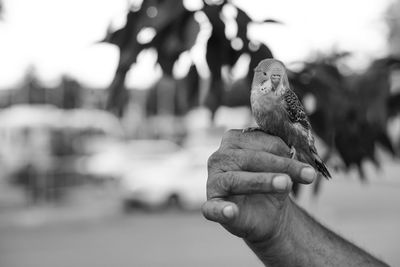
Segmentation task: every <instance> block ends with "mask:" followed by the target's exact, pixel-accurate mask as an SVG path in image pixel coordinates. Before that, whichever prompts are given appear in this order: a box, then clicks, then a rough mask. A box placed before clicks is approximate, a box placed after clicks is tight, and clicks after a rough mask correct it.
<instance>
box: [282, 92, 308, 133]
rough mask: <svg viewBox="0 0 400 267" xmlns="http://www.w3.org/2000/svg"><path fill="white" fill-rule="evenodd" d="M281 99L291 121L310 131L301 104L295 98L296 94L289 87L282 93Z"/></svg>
mask: <svg viewBox="0 0 400 267" xmlns="http://www.w3.org/2000/svg"><path fill="white" fill-rule="evenodd" d="M283 100H284V101H285V104H286V105H285V108H286V111H287V113H288V115H289V119H290V120H291V121H292V122H293V123H299V124H300V125H301V126H303V127H304V129H305V130H307V131H311V124H310V122H309V120H308V117H307V114H306V112H305V110H304V107H303V105H302V104H301V102H300V100H299V99H298V98H297V95H296V94H295V93H294V92H293V91H292V90H291V89H287V90H286V91H285V93H284V94H283Z"/></svg>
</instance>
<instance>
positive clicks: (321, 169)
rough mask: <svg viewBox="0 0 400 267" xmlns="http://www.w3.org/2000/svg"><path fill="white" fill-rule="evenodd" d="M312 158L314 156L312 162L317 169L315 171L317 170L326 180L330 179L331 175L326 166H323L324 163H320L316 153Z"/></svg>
mask: <svg viewBox="0 0 400 267" xmlns="http://www.w3.org/2000/svg"><path fill="white" fill-rule="evenodd" d="M313 156H314V162H315V165H316V167H317V170H318V171H319V172H320V173H322V175H323V176H324V177H325V178H326V179H329V178H332V176H331V174H330V173H329V171H328V168H327V167H326V165H325V163H324V162H323V161H322V159H321V158H320V157H319V156H318V155H317V154H316V153H313Z"/></svg>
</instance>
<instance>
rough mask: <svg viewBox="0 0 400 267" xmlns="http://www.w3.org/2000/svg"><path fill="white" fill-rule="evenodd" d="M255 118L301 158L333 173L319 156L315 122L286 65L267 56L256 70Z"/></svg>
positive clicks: (253, 91)
mask: <svg viewBox="0 0 400 267" xmlns="http://www.w3.org/2000/svg"><path fill="white" fill-rule="evenodd" d="M250 102H251V107H252V112H253V115H254V118H255V120H256V122H257V124H258V126H259V127H260V128H261V130H263V131H265V132H267V133H269V134H272V135H275V136H279V137H280V138H282V140H283V141H284V142H285V143H286V144H287V145H288V146H290V147H294V148H295V150H296V152H297V153H296V154H297V158H298V159H299V160H300V161H303V162H306V163H308V164H310V165H311V166H313V167H314V168H315V169H317V170H318V171H319V172H320V173H321V174H322V175H323V176H325V177H326V178H330V177H331V175H330V173H329V171H328V169H327V168H326V166H325V164H324V163H323V161H322V160H321V158H320V157H319V156H318V153H317V150H316V148H315V145H314V137H313V135H312V128H311V124H310V122H309V120H308V117H307V114H306V112H305V111H304V108H303V105H302V104H301V102H300V100H299V99H298V98H297V96H296V94H295V93H294V92H293V91H292V90H291V89H290V85H289V81H288V78H287V74H286V69H285V66H284V64H283V63H282V62H280V61H278V60H275V59H264V60H262V61H261V62H260V63H259V64H258V66H257V67H256V68H255V70H254V78H253V83H252V88H251V97H250Z"/></svg>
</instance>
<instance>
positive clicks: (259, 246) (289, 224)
mask: <svg viewBox="0 0 400 267" xmlns="http://www.w3.org/2000/svg"><path fill="white" fill-rule="evenodd" d="M285 201H286V203H285V205H284V206H283V208H282V212H281V216H280V218H279V219H278V222H277V225H276V228H275V229H274V230H273V231H272V232H271V233H270V234H269V235H266V236H264V237H263V238H260V239H258V240H247V239H245V242H246V243H247V245H248V246H249V247H250V248H251V249H252V250H253V251H254V252H255V253H256V254H257V255H258V257H259V258H260V259H262V260H263V261H264V260H267V261H270V260H271V261H273V258H275V257H277V256H278V257H284V256H285V255H283V254H287V253H291V246H292V242H291V240H292V239H293V232H292V231H293V229H294V228H293V225H295V224H296V223H295V219H296V218H295V208H296V207H295V204H294V203H293V201H292V200H291V199H290V198H289V197H288V198H287V199H286V200H285Z"/></svg>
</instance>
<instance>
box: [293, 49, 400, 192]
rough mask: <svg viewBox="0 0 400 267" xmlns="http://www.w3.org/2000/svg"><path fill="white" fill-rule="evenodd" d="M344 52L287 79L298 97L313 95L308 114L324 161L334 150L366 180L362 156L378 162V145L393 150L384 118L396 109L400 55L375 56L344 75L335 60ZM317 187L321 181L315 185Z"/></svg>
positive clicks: (399, 104)
mask: <svg viewBox="0 0 400 267" xmlns="http://www.w3.org/2000/svg"><path fill="white" fill-rule="evenodd" d="M344 56H347V54H346V53H345V54H335V55H332V56H325V57H321V58H319V59H317V60H315V61H314V62H309V63H305V64H304V67H303V68H302V69H301V70H300V71H298V72H293V71H292V72H290V82H291V84H292V86H293V87H294V89H295V90H296V92H297V94H298V95H299V97H300V99H304V97H306V96H307V95H308V96H312V97H314V98H315V110H314V111H313V112H312V113H311V114H310V116H309V117H310V120H311V124H312V125H313V129H314V131H315V132H316V134H317V135H318V136H319V137H320V138H321V139H322V140H323V141H324V142H325V144H326V145H327V146H328V153H327V154H326V156H325V160H328V159H329V158H330V157H331V156H332V155H333V154H334V153H337V154H339V156H340V158H341V159H342V160H343V163H344V165H345V166H344V167H345V168H346V169H349V168H350V167H352V166H353V165H355V166H357V168H358V170H359V173H360V178H361V179H365V173H364V171H363V168H362V163H363V162H364V161H365V160H370V161H371V162H372V163H373V164H374V165H375V166H376V167H377V168H379V167H380V162H379V159H378V158H377V155H376V148H377V146H376V145H379V146H380V147H382V148H384V149H385V150H386V151H388V152H389V153H390V154H391V155H393V156H394V155H396V150H395V148H394V147H393V144H392V142H391V140H390V138H389V136H388V133H387V123H388V119H389V118H390V117H391V116H394V115H396V114H398V113H399V111H400V98H399V95H398V94H390V87H391V84H390V75H391V71H392V70H394V69H400V59H396V58H391V57H388V58H383V59H378V60H375V61H374V62H372V63H371V65H370V66H369V67H368V68H367V70H366V71H365V72H363V73H361V74H350V75H344V74H342V72H341V71H340V64H339V61H340V59H341V58H342V57H344ZM318 186H319V182H317V183H316V186H315V190H318Z"/></svg>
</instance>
